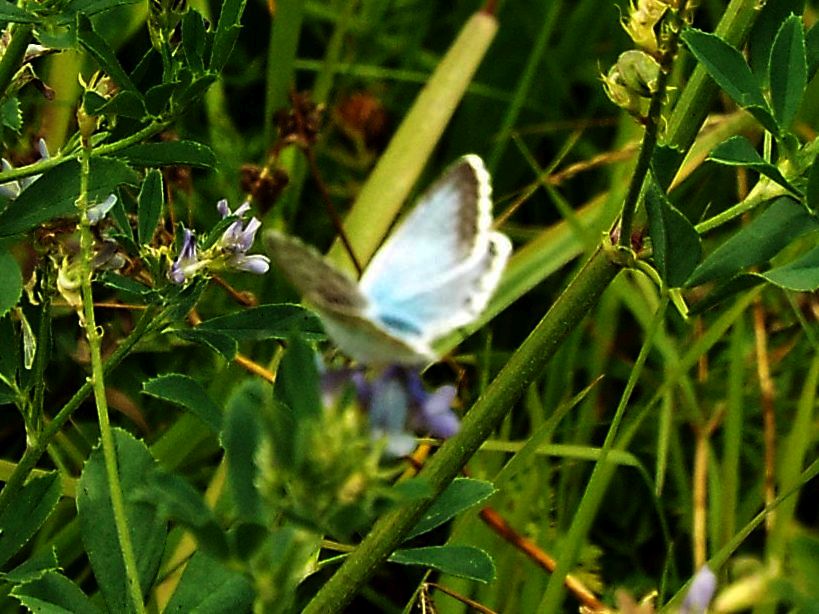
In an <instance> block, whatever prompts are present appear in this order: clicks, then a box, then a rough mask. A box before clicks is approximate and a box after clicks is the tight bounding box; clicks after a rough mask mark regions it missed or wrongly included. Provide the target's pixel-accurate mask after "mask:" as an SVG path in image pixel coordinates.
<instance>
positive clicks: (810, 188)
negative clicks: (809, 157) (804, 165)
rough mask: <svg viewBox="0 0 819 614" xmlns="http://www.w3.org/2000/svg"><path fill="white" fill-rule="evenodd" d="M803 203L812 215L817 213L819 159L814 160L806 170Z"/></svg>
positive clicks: (818, 201) (818, 204)
mask: <svg viewBox="0 0 819 614" xmlns="http://www.w3.org/2000/svg"><path fill="white" fill-rule="evenodd" d="M805 203H806V204H807V206H808V209H810V210H811V211H813V212H814V213H817V212H819V157H817V158H814V160H813V164H811V165H810V170H808V185H807V188H805Z"/></svg>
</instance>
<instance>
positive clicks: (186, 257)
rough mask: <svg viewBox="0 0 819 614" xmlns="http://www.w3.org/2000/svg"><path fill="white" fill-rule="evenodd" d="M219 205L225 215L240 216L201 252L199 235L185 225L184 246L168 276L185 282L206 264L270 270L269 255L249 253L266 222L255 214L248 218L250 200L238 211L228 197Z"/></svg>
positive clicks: (214, 268) (212, 268)
mask: <svg viewBox="0 0 819 614" xmlns="http://www.w3.org/2000/svg"><path fill="white" fill-rule="evenodd" d="M216 208H217V210H218V211H219V213H220V215H221V216H222V219H225V218H228V217H235V218H237V219H236V220H235V221H234V222H233V223H232V224H230V226H228V227H227V230H225V232H224V233H222V236H221V237H220V238H219V240H218V241H217V242H216V243H215V244H214V245H213V246H212V247H210V248H208V249H207V250H205V251H203V252H201V253H199V251H198V249H197V245H196V235H194V233H193V231H192V230H189V229H187V228H185V229H184V233H185V234H184V237H183V239H182V248H181V249H180V250H179V255H178V256H177V257H176V260H174V262H173V264H172V265H171V269H170V271H169V272H168V277H169V278H170V279H171V281H173V282H174V283H177V284H182V283H185V282H187V281H188V280H190V279H191V278H192V277H193V276H194V275H196V273H197V272H199V271H200V270H202V269H205V268H207V269H208V270H210V271H219V270H229V271H248V272H250V273H257V274H262V273H267V270H268V269H269V268H270V260H269V259H268V257H267V256H263V255H261V254H248V253H247V251H248V250H249V249H250V248H251V247H252V246H253V241H254V240H255V238H256V232H257V231H258V230H259V228H260V227H261V225H262V223H261V222H260V221H259V220H258V219H257V218H255V217H251V218H250V220H249V221H247V222H246V221H244V219H242V218H243V217H244V216H245V214H246V213H247V212H248V211H250V204H249V203H244V204H242V205H241V206H240V207H239V208H238V209H236V211H231V210H230V207H229V206H228V203H227V200H224V199H222V200H220V201H219V202H218V203H217V204H216Z"/></svg>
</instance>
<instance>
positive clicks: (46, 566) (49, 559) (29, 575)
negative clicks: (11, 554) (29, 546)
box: [0, 547, 60, 584]
mask: <svg viewBox="0 0 819 614" xmlns="http://www.w3.org/2000/svg"><path fill="white" fill-rule="evenodd" d="M59 567H60V561H59V560H58V559H57V552H56V550H55V549H54V548H53V547H52V548H51V549H50V550H43V551H41V552H38V553H37V554H34V555H32V556H31V558H29V559H26V560H25V561H23V562H22V563H20V564H19V565H18V566H17V567H15V568H14V569H12V570H11V571H9V572H8V573H0V578H3V579H4V580H7V581H9V582H11V583H13V584H23V583H25V582H31V581H32V580H36V579H37V578H40V577H41V576H42V575H43V574H44V573H45V572H47V571H57V570H58V569H59Z"/></svg>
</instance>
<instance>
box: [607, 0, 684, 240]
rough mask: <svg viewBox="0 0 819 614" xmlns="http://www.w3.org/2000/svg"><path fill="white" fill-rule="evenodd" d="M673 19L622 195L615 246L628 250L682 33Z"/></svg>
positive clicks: (680, 8)
mask: <svg viewBox="0 0 819 614" xmlns="http://www.w3.org/2000/svg"><path fill="white" fill-rule="evenodd" d="M684 10H685V2H681V3H680V7H679V8H678V9H676V11H677V15H680V14H681V13H682V12H683V11H684ZM677 19H678V23H677V24H676V25H677V27H676V28H674V29H673V30H672V34H671V35H670V36H669V38H668V41H667V42H666V45H667V49H666V51H665V52H664V53H663V57H662V60H661V62H660V74H659V75H658V76H657V85H656V89H655V90H654V93H653V94H652V96H651V103H650V104H649V107H648V116H647V117H646V128H645V132H644V133H643V142H642V144H641V145H640V155H639V156H638V157H637V164H636V165H635V167H634V174H632V176H631V182H630V183H629V186H628V192H627V193H626V200H625V202H623V212H622V214H621V217H620V239H619V240H618V244H619V245H621V246H623V247H627V248H631V227H632V224H633V223H634V212H635V211H636V210H637V204H638V203H639V201H640V194H642V192H643V185H644V184H645V180H646V176H647V175H648V171H649V167H650V166H651V158H652V156H653V155H654V149H655V148H656V147H657V135H658V133H659V130H660V122H661V121H662V117H661V114H662V110H663V102H665V96H666V91H667V89H668V79H669V76H670V75H671V69H672V66H673V64H674V60H675V59H676V57H677V50H678V43H679V37H680V32H681V31H682V24H681V23H679V17H678V18H677Z"/></svg>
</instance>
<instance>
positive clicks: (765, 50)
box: [748, 0, 805, 85]
mask: <svg viewBox="0 0 819 614" xmlns="http://www.w3.org/2000/svg"><path fill="white" fill-rule="evenodd" d="M804 10H805V0H768V2H765V6H764V7H762V10H761V11H759V16H758V17H757V18H756V19H755V20H754V26H753V29H752V30H751V34H750V35H749V36H748V63H749V64H750V65H751V70H753V71H754V74H755V75H756V76H757V78H758V79H759V80H760V82H762V80H763V79H764V80H766V81H767V79H768V70H769V66H770V62H771V47H773V42H774V39H775V38H776V34H777V32H778V31H779V28H780V27H782V23H783V22H784V21H785V20H786V19H787V18H788V16H789V15H790V14H791V13H793V14H794V15H801V14H802V12H803V11H804ZM763 85H764V84H763Z"/></svg>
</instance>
